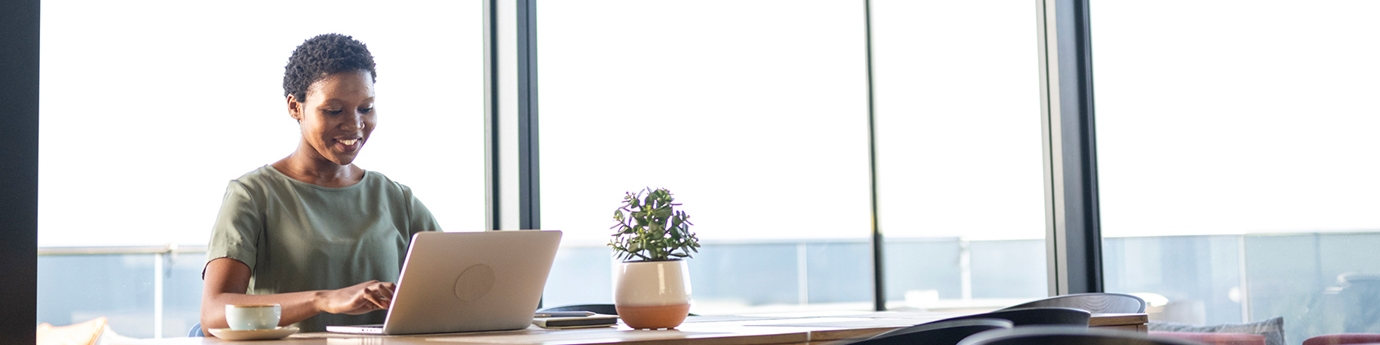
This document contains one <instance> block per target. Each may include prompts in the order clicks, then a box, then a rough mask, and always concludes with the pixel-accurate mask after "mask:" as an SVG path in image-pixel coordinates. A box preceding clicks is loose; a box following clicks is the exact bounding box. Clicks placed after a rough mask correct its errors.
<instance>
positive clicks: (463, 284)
mask: <svg viewBox="0 0 1380 345" xmlns="http://www.w3.org/2000/svg"><path fill="white" fill-rule="evenodd" d="M493 288H494V269H493V268H490V267H489V265H485V264H476V265H474V266H470V267H469V268H466V269H465V271H464V272H461V273H460V277H458V278H455V298H459V299H460V300H461V301H465V302H473V301H475V300H478V299H479V298H481V297H484V295H487V294H489V290H490V289H493Z"/></svg>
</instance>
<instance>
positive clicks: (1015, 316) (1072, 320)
mask: <svg viewBox="0 0 1380 345" xmlns="http://www.w3.org/2000/svg"><path fill="white" fill-rule="evenodd" d="M1091 318H1092V313H1089V312H1087V311H1085V310H1079V309H1074V308H1020V309H1002V310H998V311H994V312H990V313H982V314H974V315H967V316H959V317H955V318H948V319H944V320H940V321H949V320H969V319H1002V320H1007V321H1011V324H1013V325H1015V326H1016V327H1020V326H1051V325H1058V326H1081V327H1088V320H1089V319H1091Z"/></svg>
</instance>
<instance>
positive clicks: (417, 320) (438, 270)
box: [326, 230, 561, 335]
mask: <svg viewBox="0 0 1380 345" xmlns="http://www.w3.org/2000/svg"><path fill="white" fill-rule="evenodd" d="M560 241H561V232H560V231H536V230H520V231H483V232H450V233H446V232H422V233H417V234H416V235H414V236H412V243H411V244H410V245H409V246H408V248H407V258H406V259H405V260H404V261H403V268H402V273H401V274H400V275H399V276H398V283H397V288H396V290H394V292H393V303H392V306H391V307H390V308H389V309H388V315H387V317H386V318H385V319H384V322H383V324H382V325H357V326H327V327H326V331H328V332H341V333H363V334H388V335H395V334H417V333H451V332H476V331H500V330H515V329H523V328H527V326H529V325H531V324H532V317H533V311H535V310H537V304H538V303H539V302H540V301H541V294H542V289H543V288H544V287H545V286H546V278H547V274H548V273H550V271H551V263H552V261H554V260H555V258H556V248H557V247H558V246H559V245H560Z"/></svg>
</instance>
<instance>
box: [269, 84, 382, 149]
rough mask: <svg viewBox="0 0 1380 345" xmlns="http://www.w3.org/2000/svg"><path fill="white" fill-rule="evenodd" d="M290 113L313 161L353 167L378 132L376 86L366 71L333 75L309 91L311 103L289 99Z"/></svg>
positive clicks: (309, 101) (294, 98)
mask: <svg viewBox="0 0 1380 345" xmlns="http://www.w3.org/2000/svg"><path fill="white" fill-rule="evenodd" d="M288 109H289V110H288V112H289V113H290V114H291V115H292V118H294V119H297V121H298V122H299V123H301V127H302V144H304V145H306V146H310V147H311V148H312V149H313V151H315V154H313V157H312V158H316V159H324V160H328V161H331V162H333V163H335V164H339V165H349V164H350V163H351V162H354V160H355V156H357V155H359V150H360V148H363V147H364V143H365V142H368V141H369V133H371V132H373V131H374V125H375V116H374V82H373V81H372V78H370V76H369V72H368V71H364V70H359V71H353V72H340V73H335V74H331V75H328V76H326V77H325V78H322V79H321V80H318V81H316V82H315V83H312V84H311V86H310V87H308V88H307V99H305V100H301V101H299V100H297V99H296V97H295V96H292V95H289V96H288ZM308 154H312V153H311V152H308Z"/></svg>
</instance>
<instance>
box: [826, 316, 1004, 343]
mask: <svg viewBox="0 0 1380 345" xmlns="http://www.w3.org/2000/svg"><path fill="white" fill-rule="evenodd" d="M1011 327H1012V325H1011V321H1007V320H1002V319H970V320H950V321H939V322H930V323H926V324H920V325H915V326H910V327H906V328H899V329H895V330H891V331H888V332H886V333H882V334H878V335H875V336H872V337H871V338H867V339H863V340H860V341H857V342H853V343H850V344H852V345H954V344H958V342H959V341H960V340H963V338H967V337H968V336H970V335H973V334H977V333H981V332H986V331H990V330H994V329H1007V328H1011Z"/></svg>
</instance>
